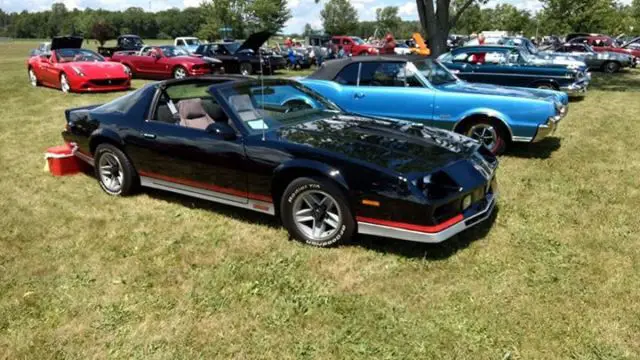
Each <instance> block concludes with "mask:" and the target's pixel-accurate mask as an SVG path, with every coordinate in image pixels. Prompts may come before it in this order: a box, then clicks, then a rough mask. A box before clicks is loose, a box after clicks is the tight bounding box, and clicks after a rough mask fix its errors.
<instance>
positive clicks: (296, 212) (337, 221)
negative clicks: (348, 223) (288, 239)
mask: <svg viewBox="0 0 640 360" xmlns="http://www.w3.org/2000/svg"><path fill="white" fill-rule="evenodd" d="M293 217H294V223H295V226H296V227H297V228H298V230H300V232H302V233H303V234H305V235H306V236H307V237H309V238H310V239H312V240H313V241H314V242H322V241H326V240H328V239H330V238H331V237H333V236H335V235H336V234H337V233H338V231H339V229H340V227H341V225H342V222H343V221H342V212H341V211H340V207H339V206H338V203H337V201H336V199H334V198H333V197H332V196H331V195H329V194H328V193H326V192H324V191H322V190H307V191H305V192H303V193H302V194H300V195H299V196H298V197H297V199H296V200H295V202H294V203H293Z"/></svg>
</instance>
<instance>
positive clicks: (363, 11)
mask: <svg viewBox="0 0 640 360" xmlns="http://www.w3.org/2000/svg"><path fill="white" fill-rule="evenodd" d="M201 1H202V0H0V9H2V10H4V11H5V12H13V11H22V10H28V11H39V10H46V9H49V8H51V4H52V3H54V2H63V3H64V4H65V5H66V6H67V8H68V9H73V8H78V9H84V8H93V9H97V8H102V9H108V10H124V9H126V8H128V7H131V6H139V7H142V8H144V9H145V10H149V9H151V10H152V11H159V10H165V9H169V8H172V7H176V8H184V7H189V6H198V5H199V4H200V2H201ZM349 1H350V2H351V4H353V6H354V7H355V8H356V9H357V10H358V16H359V18H360V20H374V19H375V13H376V9H377V8H380V7H385V6H397V7H398V8H399V9H400V17H402V19H404V20H417V19H418V13H417V11H416V1H415V0H349ZM622 2H623V3H630V2H631V0H623V1H622ZM288 3H289V8H290V9H291V13H292V15H293V16H292V18H291V20H289V21H288V22H287V24H286V25H285V29H284V32H285V33H294V32H297V33H301V32H302V30H303V29H304V25H305V24H307V23H308V24H311V26H312V27H313V28H316V29H320V28H321V27H322V20H321V19H320V11H321V10H322V7H323V2H322V0H321V1H320V3H319V4H316V3H315V2H314V0H288ZM497 4H512V5H515V6H516V7H518V8H522V9H527V10H530V11H533V12H535V11H537V10H539V9H540V8H541V5H540V2H539V1H538V0H491V1H490V2H489V4H487V5H486V6H488V7H494V6H495V5H497Z"/></svg>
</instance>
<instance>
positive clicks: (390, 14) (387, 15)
mask: <svg viewBox="0 0 640 360" xmlns="http://www.w3.org/2000/svg"><path fill="white" fill-rule="evenodd" d="M376 22H377V23H378V31H379V32H380V33H382V34H386V33H388V32H390V33H394V34H395V33H396V32H397V31H398V28H399V27H400V23H402V19H401V18H400V16H398V7H397V6H387V7H384V8H377V9H376Z"/></svg>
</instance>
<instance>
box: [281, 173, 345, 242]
mask: <svg viewBox="0 0 640 360" xmlns="http://www.w3.org/2000/svg"><path fill="white" fill-rule="evenodd" d="M280 216H281V217H282V223H283V224H284V226H285V227H286V228H287V230H289V234H291V236H292V237H293V238H295V239H297V240H299V241H302V242H304V243H307V244H309V245H313V246H317V247H330V246H335V245H338V244H340V243H343V242H346V241H348V240H349V239H350V238H351V236H352V235H353V233H354V232H355V228H356V224H355V220H354V219H353V215H352V214H351V210H350V209H349V206H348V202H347V200H346V198H345V196H344V195H343V193H342V191H340V189H338V188H337V187H336V186H335V185H333V184H332V183H330V182H329V181H327V180H324V179H320V178H299V179H296V180H294V181H293V182H291V184H289V186H287V188H286V190H285V191H284V193H283V195H282V199H281V200H280Z"/></svg>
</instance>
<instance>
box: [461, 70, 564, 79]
mask: <svg viewBox="0 0 640 360" xmlns="http://www.w3.org/2000/svg"><path fill="white" fill-rule="evenodd" d="M461 74H463V75H466V74H468V75H489V76H507V77H530V78H543V79H563V80H566V79H571V78H570V77H569V78H568V77H567V76H566V75H565V76H555V75H539V74H508V73H500V72H495V73H491V72H475V71H474V72H470V73H461Z"/></svg>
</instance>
